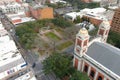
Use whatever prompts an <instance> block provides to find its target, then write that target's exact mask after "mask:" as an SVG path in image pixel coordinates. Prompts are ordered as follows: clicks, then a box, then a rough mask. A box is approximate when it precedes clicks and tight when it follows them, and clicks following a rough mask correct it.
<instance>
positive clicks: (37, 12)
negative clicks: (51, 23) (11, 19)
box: [26, 5, 54, 19]
mask: <svg viewBox="0 0 120 80" xmlns="http://www.w3.org/2000/svg"><path fill="white" fill-rule="evenodd" d="M29 9H30V11H28V12H30V14H31V16H32V17H34V18H35V19H53V18H54V16H53V8H51V7H44V6H43V7H40V6H39V5H38V6H30V8H29ZM28 12H26V14H28V16H29V13H28Z"/></svg>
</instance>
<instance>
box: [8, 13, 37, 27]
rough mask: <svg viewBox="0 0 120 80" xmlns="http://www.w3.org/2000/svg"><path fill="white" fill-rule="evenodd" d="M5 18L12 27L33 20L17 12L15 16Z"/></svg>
mask: <svg viewBox="0 0 120 80" xmlns="http://www.w3.org/2000/svg"><path fill="white" fill-rule="evenodd" d="M6 16H7V17H8V19H9V20H10V21H11V22H12V23H13V24H14V25H17V24H20V23H24V22H29V21H34V20H35V19H34V18H32V17H30V16H28V15H26V13H25V12H19V13H16V14H6Z"/></svg>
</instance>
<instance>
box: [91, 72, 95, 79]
mask: <svg viewBox="0 0 120 80" xmlns="http://www.w3.org/2000/svg"><path fill="white" fill-rule="evenodd" d="M90 76H91V77H92V78H94V76H95V71H93V70H91V72H90Z"/></svg>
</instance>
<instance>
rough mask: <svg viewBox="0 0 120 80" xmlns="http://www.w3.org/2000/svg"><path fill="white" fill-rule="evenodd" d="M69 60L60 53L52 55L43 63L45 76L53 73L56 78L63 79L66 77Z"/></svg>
mask: <svg viewBox="0 0 120 80" xmlns="http://www.w3.org/2000/svg"><path fill="white" fill-rule="evenodd" d="M70 64H71V61H70V58H69V57H67V56H65V55H62V54H60V53H53V54H52V55H50V56H49V57H48V58H47V59H45V60H44V61H43V66H44V67H43V69H44V72H45V73H46V74H48V73H51V72H54V73H55V74H56V76H57V77H59V78H63V77H64V76H66V75H68V73H69V72H68V71H69V69H70V67H71V66H70Z"/></svg>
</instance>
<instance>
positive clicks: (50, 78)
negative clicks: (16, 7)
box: [0, 12, 59, 80]
mask: <svg viewBox="0 0 120 80" xmlns="http://www.w3.org/2000/svg"><path fill="white" fill-rule="evenodd" d="M0 20H1V22H2V24H3V26H4V27H5V29H6V30H7V31H8V33H9V34H10V36H11V38H12V39H13V40H14V41H15V43H16V45H17V47H18V49H19V51H20V53H21V55H22V56H23V58H24V60H25V61H26V62H27V63H28V66H30V67H31V70H32V71H33V73H34V74H35V76H36V78H37V80H59V79H56V77H55V75H54V74H53V73H52V74H49V75H45V74H44V73H43V65H42V61H43V59H45V57H44V56H43V57H40V56H39V55H38V54H35V53H32V52H31V51H30V50H25V49H23V47H22V46H21V44H20V43H19V42H18V37H17V36H16V35H15V25H13V24H12V22H10V21H9V19H8V18H7V17H6V15H5V14H4V13H2V12H0ZM33 65H34V66H33Z"/></svg>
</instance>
